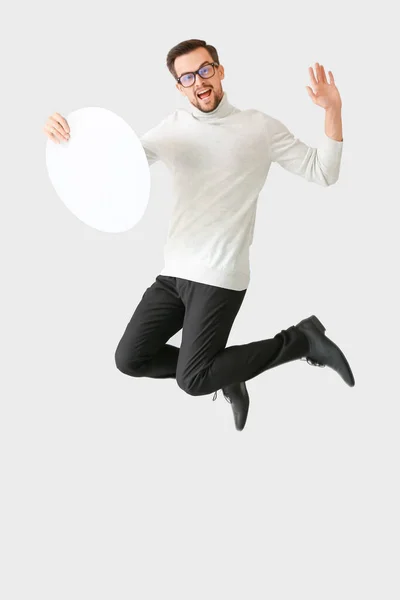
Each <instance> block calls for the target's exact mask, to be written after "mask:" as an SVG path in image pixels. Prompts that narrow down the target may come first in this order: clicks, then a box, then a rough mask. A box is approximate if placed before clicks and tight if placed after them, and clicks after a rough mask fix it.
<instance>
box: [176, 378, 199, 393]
mask: <svg viewBox="0 0 400 600" xmlns="http://www.w3.org/2000/svg"><path fill="white" fill-rule="evenodd" d="M176 383H177V384H178V386H179V387H180V388H181V390H183V391H184V392H185V393H186V394H189V396H202V395H203V394H204V392H203V390H202V388H201V386H200V385H199V384H198V383H197V382H196V379H193V378H189V377H182V376H177V378H176Z"/></svg>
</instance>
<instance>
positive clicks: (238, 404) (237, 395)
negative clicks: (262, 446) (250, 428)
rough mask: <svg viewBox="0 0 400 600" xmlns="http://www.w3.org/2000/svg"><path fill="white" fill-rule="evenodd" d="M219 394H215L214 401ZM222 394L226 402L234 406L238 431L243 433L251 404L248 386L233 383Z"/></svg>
mask: <svg viewBox="0 0 400 600" xmlns="http://www.w3.org/2000/svg"><path fill="white" fill-rule="evenodd" d="M217 393H218V392H215V394H214V398H213V400H215V398H216V397H217ZM222 393H223V394H224V396H225V400H226V401H227V402H229V403H230V404H231V405H232V411H233V418H234V420H235V427H236V429H237V430H238V431H242V429H244V426H245V425H246V420H247V414H248V412H249V404H250V401H249V394H248V392H247V388H246V384H245V383H244V381H243V382H241V383H231V384H230V385H226V386H225V387H223V388H222Z"/></svg>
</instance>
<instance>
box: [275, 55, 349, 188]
mask: <svg viewBox="0 0 400 600" xmlns="http://www.w3.org/2000/svg"><path fill="white" fill-rule="evenodd" d="M328 73H329V78H330V80H329V82H328V79H327V77H326V74H325V69H324V67H323V66H322V65H320V64H319V63H315V74H314V71H313V69H312V67H309V74H310V79H311V85H312V87H313V89H311V87H309V86H306V89H307V91H308V94H309V96H310V98H311V99H312V101H313V102H314V104H316V105H317V106H321V107H322V108H324V109H325V132H324V137H323V139H322V141H321V143H320V144H319V146H318V148H311V147H309V146H307V145H306V144H304V143H303V142H301V141H300V140H299V139H297V138H295V137H294V136H293V134H292V133H291V132H290V131H289V130H288V129H287V128H286V127H285V126H284V125H283V124H282V123H280V122H279V121H277V120H276V119H272V126H271V139H270V143H271V160H275V161H276V162H278V163H280V164H281V165H282V166H283V167H284V168H285V169H287V170H289V171H292V173H296V174H297V175H301V176H302V177H304V178H305V179H307V180H308V181H312V182H314V183H319V184H321V185H324V186H327V185H332V184H333V183H336V181H337V180H338V178H339V171H340V162H341V158H342V150H343V131H342V112H341V111H342V100H341V98H340V94H339V90H338V89H337V87H336V84H335V79H334V77H333V73H332V71H328Z"/></svg>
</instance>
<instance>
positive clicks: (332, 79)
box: [328, 71, 335, 83]
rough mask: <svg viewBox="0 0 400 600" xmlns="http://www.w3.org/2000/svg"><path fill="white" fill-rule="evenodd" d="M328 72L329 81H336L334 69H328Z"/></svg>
mask: <svg viewBox="0 0 400 600" xmlns="http://www.w3.org/2000/svg"><path fill="white" fill-rule="evenodd" d="M328 74H329V81H330V83H335V80H334V78H333V73H332V71H328Z"/></svg>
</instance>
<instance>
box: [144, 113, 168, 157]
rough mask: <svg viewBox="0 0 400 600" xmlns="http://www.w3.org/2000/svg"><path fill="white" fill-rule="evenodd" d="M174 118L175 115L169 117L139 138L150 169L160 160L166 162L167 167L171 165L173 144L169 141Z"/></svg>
mask: <svg viewBox="0 0 400 600" xmlns="http://www.w3.org/2000/svg"><path fill="white" fill-rule="evenodd" d="M175 112H176V111H175ZM174 116H175V113H172V114H170V115H168V116H167V117H165V118H164V119H163V120H162V121H160V123H158V125H156V126H155V127H152V128H151V129H149V131H146V133H144V134H143V135H142V136H140V138H139V139H140V143H141V144H142V146H143V149H144V151H145V153H146V157H147V162H148V163H149V167H150V166H151V165H153V164H154V163H155V162H157V161H158V160H162V161H164V162H165V163H166V164H167V165H168V163H169V159H170V152H171V143H170V141H168V140H169V139H170V135H169V133H170V125H171V123H172V122H173V119H174Z"/></svg>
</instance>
